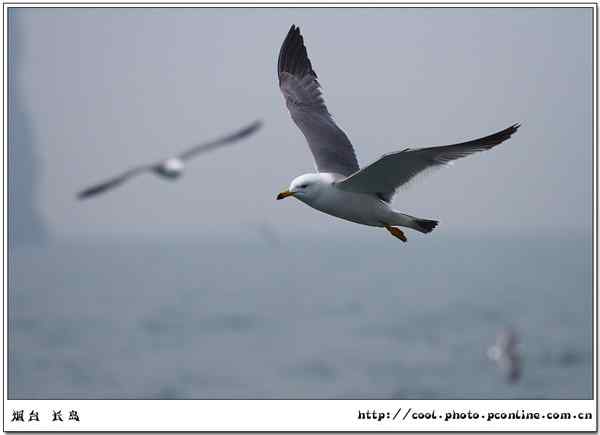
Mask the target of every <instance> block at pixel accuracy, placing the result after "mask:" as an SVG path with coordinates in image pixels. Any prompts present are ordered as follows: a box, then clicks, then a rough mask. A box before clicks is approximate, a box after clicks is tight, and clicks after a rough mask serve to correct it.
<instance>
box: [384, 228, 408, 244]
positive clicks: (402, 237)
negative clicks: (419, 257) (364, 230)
mask: <svg viewBox="0 0 600 435" xmlns="http://www.w3.org/2000/svg"><path fill="white" fill-rule="evenodd" d="M384 227H385V229H386V230H388V231H389V232H390V234H391V235H392V236H394V237H396V238H398V239H400V240H402V241H403V242H406V240H407V239H406V236H405V235H404V233H403V232H402V230H401V229H400V228H396V227H392V226H391V225H384Z"/></svg>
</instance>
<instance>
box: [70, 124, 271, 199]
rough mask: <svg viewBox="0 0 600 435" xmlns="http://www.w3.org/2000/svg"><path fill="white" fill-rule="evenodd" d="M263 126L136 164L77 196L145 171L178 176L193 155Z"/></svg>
mask: <svg viewBox="0 0 600 435" xmlns="http://www.w3.org/2000/svg"><path fill="white" fill-rule="evenodd" d="M261 126H262V122H261V121H254V122H253V123H252V124H250V125H248V126H246V127H244V128H242V129H240V130H238V131H237V132H235V133H232V134H229V135H227V136H223V137H221V138H219V139H216V140H213V141H210V142H205V143H203V144H200V145H196V146H194V147H192V148H190V149H188V150H187V151H184V152H182V153H181V154H179V155H177V156H173V157H169V158H167V159H165V160H161V161H160V162H157V163H152V164H149V165H143V166H136V167H134V168H131V169H129V170H128V171H126V172H123V173H122V174H120V175H117V176H116V177H113V178H110V179H109V180H106V181H104V182H102V183H99V184H95V185H93V186H91V187H88V188H87V189H85V190H82V191H81V192H79V193H78V194H77V198H79V199H86V198H91V197H92V196H96V195H98V194H100V193H102V192H106V191H108V190H110V189H113V188H115V187H117V186H119V185H121V184H122V183H124V182H125V181H127V180H129V179H130V178H132V177H134V176H135V175H139V174H142V173H144V172H153V173H155V174H156V175H159V176H161V177H163V178H167V179H175V178H178V177H179V176H181V174H182V173H183V168H184V162H186V161H187V160H189V159H191V158H192V157H196V156H197V155H199V154H202V153H206V152H208V151H212V150H215V149H217V148H221V147H224V146H226V145H229V144H231V143H233V142H236V141H238V140H240V139H243V138H245V137H247V136H249V135H251V134H252V133H254V132H256V131H257V130H258V129H259V128H260V127H261Z"/></svg>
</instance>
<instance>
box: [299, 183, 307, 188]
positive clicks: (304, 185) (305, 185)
mask: <svg viewBox="0 0 600 435" xmlns="http://www.w3.org/2000/svg"><path fill="white" fill-rule="evenodd" d="M298 187H300V189H306V188H307V187H308V184H301V185H300V186H298Z"/></svg>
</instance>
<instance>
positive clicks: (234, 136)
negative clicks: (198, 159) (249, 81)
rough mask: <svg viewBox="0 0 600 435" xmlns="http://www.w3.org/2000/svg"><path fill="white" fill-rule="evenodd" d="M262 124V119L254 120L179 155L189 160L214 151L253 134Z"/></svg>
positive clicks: (182, 158)
mask: <svg viewBox="0 0 600 435" xmlns="http://www.w3.org/2000/svg"><path fill="white" fill-rule="evenodd" d="M261 126H262V121H254V122H253V123H252V124H250V125H248V126H246V127H244V128H242V129H240V130H238V131H236V132H235V133H231V134H229V135H227V136H223V137H221V138H219V139H216V140H213V141H211V142H206V143H203V144H200V145H196V146H195V147H192V148H190V149H189V150H187V151H184V152H183V153H181V154H180V155H179V156H177V157H178V158H179V159H181V160H187V159H190V158H192V157H195V156H197V155H198V154H201V153H205V152H208V151H212V150H214V149H216V148H219V147H222V146H225V145H229V144H231V143H233V142H235V141H238V140H240V139H243V138H244V137H246V136H249V135H251V134H252V133H254V132H255V131H257V130H258V129H259V128H260V127H261Z"/></svg>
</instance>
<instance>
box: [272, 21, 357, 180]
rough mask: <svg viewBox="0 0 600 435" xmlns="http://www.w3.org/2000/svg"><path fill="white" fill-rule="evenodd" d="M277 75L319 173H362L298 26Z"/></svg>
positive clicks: (283, 48) (289, 37)
mask: <svg viewBox="0 0 600 435" xmlns="http://www.w3.org/2000/svg"><path fill="white" fill-rule="evenodd" d="M277 73H278V75H279V88H280V89H281V92H282V93H283V96H284V97H285V102H286V105H287V108H288V109H289V111H290V114H291V115H292V119H293V120H294V122H295V123H296V125H297V126H298V127H299V128H300V130H301V131H302V133H303V134H304V136H305V137H306V140H307V141H308V145H309V147H310V150H311V152H312V154H313V156H314V159H315V164H316V166H317V170H319V171H320V172H335V173H338V174H342V175H346V176H348V175H350V174H352V173H354V172H356V171H358V169H359V167H358V162H357V160H356V155H355V153H354V149H353V148H352V144H351V143H350V140H348V137H347V136H346V134H345V133H344V132H343V131H342V130H341V129H340V128H339V127H338V126H337V125H336V124H335V122H334V121H333V118H332V117H331V114H330V113H329V111H328V110H327V107H326V106H325V101H324V100H323V95H322V94H321V85H320V84H319V82H318V81H317V74H316V73H315V72H314V71H313V69H312V65H311V63H310V60H309V59H308V54H307V53H306V47H305V46H304V40H303V38H302V35H301V34H300V29H299V28H298V27H296V26H292V27H291V28H290V31H289V33H288V34H287V36H286V38H285V40H284V41H283V45H282V46H281V50H280V51H279V60H278V62H277Z"/></svg>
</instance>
